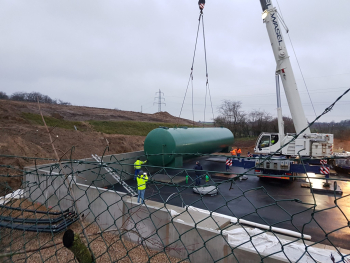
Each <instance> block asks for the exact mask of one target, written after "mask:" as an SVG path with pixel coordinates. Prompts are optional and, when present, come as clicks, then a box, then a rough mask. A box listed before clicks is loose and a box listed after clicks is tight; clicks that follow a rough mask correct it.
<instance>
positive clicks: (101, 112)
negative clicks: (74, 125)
mask: <svg viewBox="0 0 350 263" xmlns="http://www.w3.org/2000/svg"><path fill="white" fill-rule="evenodd" d="M0 105H1V106H0V121H1V120H4V121H13V122H24V120H23V118H21V113H22V112H25V113H34V114H39V109H38V104H37V103H32V102H20V101H10V100H0ZM41 110H42V113H43V115H44V116H52V117H54V118H57V119H64V120H69V121H90V120H96V121H125V120H130V121H144V122H167V123H179V124H181V125H192V121H190V120H186V119H183V118H178V117H175V116H172V115H170V114H169V113H168V112H158V113H154V114H147V113H141V112H133V111H122V110H113V109H103V108H92V107H81V106H69V105H54V104H41Z"/></svg>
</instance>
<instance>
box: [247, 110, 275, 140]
mask: <svg viewBox="0 0 350 263" xmlns="http://www.w3.org/2000/svg"><path fill="white" fill-rule="evenodd" d="M271 121H272V116H271V115H270V114H269V113H267V112H265V111H260V110H253V111H252V112H251V113H249V123H250V131H251V133H252V136H258V135H259V134H260V133H262V132H264V131H265V132H267V131H270V132H273V126H272V125H271Z"/></svg>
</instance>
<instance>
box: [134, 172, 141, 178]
mask: <svg viewBox="0 0 350 263" xmlns="http://www.w3.org/2000/svg"><path fill="white" fill-rule="evenodd" d="M140 170H141V169H135V174H134V181H136V177H137V176H138V175H139V173H140Z"/></svg>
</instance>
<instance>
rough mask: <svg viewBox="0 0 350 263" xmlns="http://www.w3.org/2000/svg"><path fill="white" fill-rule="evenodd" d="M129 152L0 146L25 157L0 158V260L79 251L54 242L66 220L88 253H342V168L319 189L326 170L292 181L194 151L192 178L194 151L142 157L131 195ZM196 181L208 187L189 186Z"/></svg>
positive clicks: (107, 258)
mask: <svg viewBox="0 0 350 263" xmlns="http://www.w3.org/2000/svg"><path fill="white" fill-rule="evenodd" d="M348 91H349V90H348ZM348 91H347V92H348ZM340 98H341V97H339V98H338V100H339V99H340ZM338 100H337V101H338ZM334 104H335V103H334ZM334 104H332V105H331V107H329V108H327V109H326V110H325V112H324V113H323V114H325V113H327V112H328V111H329V110H331V108H332V107H333V106H334ZM320 116H321V115H320ZM318 118H319V117H318ZM318 118H317V119H318ZM317 119H316V120H317ZM316 120H315V121H316ZM311 124H312V123H311ZM311 124H310V125H311ZM296 136H297V135H296ZM295 138H296V137H295ZM137 157H141V158H147V156H142V154H141V156H138V155H137V153H134V154H131V155H111V156H102V158H101V159H100V158H99V157H95V158H96V159H97V160H96V159H95V158H91V159H84V160H73V159H68V160H61V161H60V162H57V161H56V160H55V161H54V162H53V163H49V164H47V162H50V160H48V159H40V158H30V157H28V156H25V157H20V156H5V155H0V160H1V162H2V163H5V160H9V159H14V160H16V159H21V158H25V159H26V160H27V161H32V162H33V165H32V166H28V167H26V168H25V169H23V170H22V169H19V168H16V167H14V166H11V165H5V164H2V165H0V169H1V181H0V192H1V196H2V198H1V199H0V243H1V247H0V260H1V262H75V261H78V258H79V255H76V257H75V256H74V254H73V253H72V252H71V250H69V249H67V248H66V247H65V246H64V244H63V235H64V233H65V231H66V230H67V229H71V230H73V231H74V233H75V234H76V236H77V238H76V239H74V240H77V239H79V238H78V237H80V240H82V242H83V243H84V244H85V245H86V246H87V248H88V251H90V253H91V254H92V258H93V261H96V262H350V255H349V250H348V249H350V245H349V242H348V241H349V236H350V231H349V219H348V218H349V212H350V206H349V194H348V193H349V182H348V181H349V179H348V177H347V175H344V176H332V177H331V178H329V179H328V181H329V182H330V184H331V186H333V188H332V187H331V189H334V191H333V193H330V194H324V195H322V194H316V193H315V191H314V188H313V187H310V186H316V185H317V184H321V182H322V181H325V178H324V177H323V176H315V175H310V174H308V173H307V171H306V170H305V171H304V173H299V174H294V175H291V176H289V177H290V178H292V179H295V180H294V181H292V180H285V181H281V179H274V180H259V178H257V176H256V174H255V173H254V170H255V167H253V168H251V169H241V168H237V169H236V170H233V171H232V172H226V171H225V163H215V162H209V161H208V160H207V159H208V158H209V157H210V158H213V157H218V156H213V155H210V156H208V155H202V154H197V157H196V160H199V161H200V162H203V163H204V164H205V165H204V166H205V170H203V172H202V174H201V186H200V187H197V186H196V185H195V183H196V175H195V173H194V170H193V166H194V164H193V162H194V161H193V159H190V160H188V161H185V162H184V168H169V167H156V166H151V165H144V166H143V168H142V169H143V170H144V171H145V172H147V173H148V176H149V180H148V182H147V187H146V193H145V204H140V203H139V202H138V200H137V199H138V197H137V194H136V193H137V186H136V182H135V181H134V179H133V178H134V174H133V163H134V161H135V159H136V158H137ZM219 157H220V156H219ZM271 158H273V157H272V155H270V156H266V157H264V158H261V159H259V162H260V163H263V162H266V161H269V160H271ZM224 159H225V157H224ZM242 159H243V157H242ZM333 159H334V158H333ZM295 161H296V162H299V163H303V162H304V161H306V160H305V159H303V158H302V157H301V156H298V158H297V159H295ZM328 161H330V160H328ZM45 162H46V164H45ZM39 163H40V165H39ZM43 163H44V164H43ZM245 176H246V177H247V178H248V179H247V180H242V179H245V178H244V177H245ZM14 181H16V182H20V183H18V185H17V186H14V184H13V182H14ZM301 185H303V186H305V187H308V188H302V187H301ZM338 185H340V186H341V188H342V189H343V195H339V194H338V193H337V192H336V189H337V187H338ZM202 187H212V188H211V190H210V191H209V192H208V193H206V194H205V195H204V194H203V193H202V192H199V193H195V192H194V191H196V190H198V189H199V188H202ZM205 189H208V188H205ZM202 190H203V189H202ZM141 201H142V200H141ZM348 258H349V259H348Z"/></svg>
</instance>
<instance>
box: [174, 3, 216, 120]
mask: <svg viewBox="0 0 350 263" xmlns="http://www.w3.org/2000/svg"><path fill="white" fill-rule="evenodd" d="M204 6H205V0H199V1H198V7H199V10H200V12H199V18H198V27H197V34H196V41H195V46H194V52H193V58H192V66H191V73H190V77H189V80H188V83H187V88H186V91H185V95H184V98H183V101H182V105H181V110H180V114H179V118H180V117H181V113H182V110H183V106H184V103H185V99H186V96H187V92H188V88H189V86H190V84H191V88H192V121H193V126H194V107H193V98H194V95H193V66H194V60H195V57H196V51H197V43H198V35H199V30H200V25H201V22H202V29H203V42H204V55H205V70H206V90H205V106H204V122H205V111H206V106H207V105H206V104H207V96H208V94H209V98H210V104H211V109H212V114H213V119H214V109H213V103H212V100H211V94H210V86H209V78H208V63H207V52H206V45H205V30H204V16H203V9H204Z"/></svg>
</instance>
